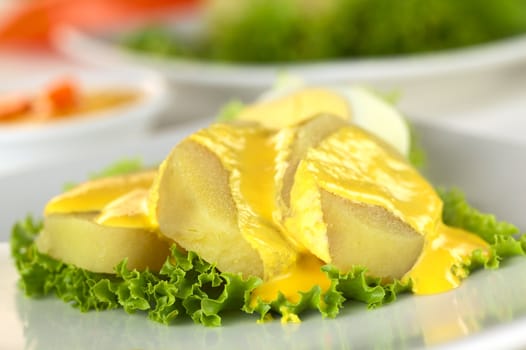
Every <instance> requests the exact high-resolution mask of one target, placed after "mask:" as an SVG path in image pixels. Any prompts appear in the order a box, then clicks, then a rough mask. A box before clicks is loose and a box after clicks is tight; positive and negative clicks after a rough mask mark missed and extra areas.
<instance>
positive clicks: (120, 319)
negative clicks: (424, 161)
mask: <svg viewBox="0 0 526 350" xmlns="http://www.w3.org/2000/svg"><path fill="white" fill-rule="evenodd" d="M206 122H207V121H206ZM206 122H205V121H202V122H201V121H200V122H197V123H192V124H187V125H185V126H184V127H182V128H179V129H177V130H175V131H174V132H171V133H167V134H164V135H159V136H158V137H155V138H152V139H150V140H149V141H148V140H145V141H143V143H141V144H137V143H135V144H123V145H122V146H121V147H116V148H115V149H113V150H111V151H110V152H108V153H107V154H104V155H96V154H81V155H79V158H78V159H70V160H69V161H63V162H60V163H55V164H48V165H47V166H41V167H38V168H35V169H33V170H32V171H23V172H20V173H18V174H13V175H12V176H4V177H0V193H2V194H3V196H2V197H1V199H0V201H1V207H2V208H6V209H7V210H2V211H0V241H5V240H6V239H7V237H8V236H7V231H8V230H9V226H10V225H11V224H12V223H13V222H14V220H16V219H19V218H23V217H25V215H26V213H27V212H31V211H32V212H34V213H38V212H39V210H41V208H42V206H43V203H45V201H46V199H47V198H49V196H50V195H52V194H54V193H56V192H57V191H60V188H61V185H62V183H63V182H64V181H71V180H73V181H77V180H80V179H81V178H85V174H86V173H89V172H92V171H95V170H97V169H100V168H101V167H102V166H104V165H105V164H107V163H108V162H109V161H111V159H118V157H121V156H123V155H128V156H135V155H142V156H143V157H144V159H145V161H147V162H148V163H155V162H158V161H159V160H161V159H162V158H164V157H165V156H166V154H167V153H168V151H169V149H170V148H171V147H172V146H173V145H174V144H175V143H177V142H178V141H179V140H181V139H182V138H183V137H184V136H185V135H187V134H188V133H190V132H192V131H193V130H195V129H197V128H199V127H201V126H203V125H205V124H206ZM417 127H418V128H417V129H418V132H419V134H420V135H421V137H422V140H423V143H424V146H425V148H426V150H427V152H428V156H429V160H428V161H429V167H428V168H427V171H426V172H428V173H429V174H430V178H431V179H432V180H433V182H434V183H435V184H438V185H445V186H458V187H460V188H462V190H464V191H465V192H466V194H467V196H468V198H469V199H470V200H471V201H472V202H474V203H475V204H476V206H478V207H479V208H481V209H483V210H485V211H489V212H492V213H495V214H497V216H498V217H499V218H501V219H505V220H509V221H511V222H514V223H515V224H517V225H518V226H519V227H520V228H521V229H522V230H524V229H525V228H526V218H525V217H524V215H523V209H522V208H524V207H525V206H526V188H525V187H524V186H522V174H524V173H525V171H526V164H525V163H524V162H521V161H520V160H521V159H522V157H523V155H524V154H525V152H526V146H524V145H522V146H521V145H518V144H513V143H507V142H504V141H502V140H496V139H488V138H481V137H475V136H471V135H469V134H466V133H459V132H454V131H452V130H448V129H446V128H443V127H438V126H429V125H425V124H419V125H417ZM481 155H483V156H484V161H480V157H481ZM37 177H38V181H32V179H35V178H37ZM37 182H38V183H37ZM22 198H24V199H25V200H21V199H22ZM0 275H1V276H2V278H1V279H0V329H2V331H3V334H6V335H8V336H4V337H1V338H0V348H2V349H3V348H6V349H22V348H24V349H27V350H32V349H39V350H43V349H54V350H61V349H72V348H82V349H115V350H119V349H137V348H141V349H142V348H144V349H167V348H192V349H205V348H206V349H210V348H224V349H247V348H255V349H266V348H273V349H320V348H324V349H332V348H336V349H344V348H356V349H372V348H377V349H385V348H422V347H437V348H442V347H444V348H448V349H509V348H524V347H525V346H526V338H524V336H523V334H524V332H525V331H526V299H525V298H524V293H523V291H524V290H526V259H525V258H515V259H513V260H510V261H509V262H508V263H506V264H505V265H504V266H503V267H502V268H501V269H499V270H495V271H478V272H476V273H475V274H474V275H473V276H471V277H470V278H469V279H467V280H466V281H465V282H464V283H463V284H462V285H461V287H460V288H458V289H456V290H454V291H451V292H448V293H444V294H439V295H434V296H426V297H415V296H411V295H404V296H402V297H401V298H400V300H398V301H396V302H394V303H392V304H390V305H387V306H384V307H381V308H378V309H376V310H373V311H368V310H366V309H365V307H364V305H362V304H359V303H352V302H351V303H347V304H346V306H345V308H344V309H343V310H342V312H341V314H340V315H339V316H338V317H337V318H335V319H325V320H324V319H322V318H321V316H320V315H318V314H317V313H310V314H308V315H306V316H305V317H304V321H303V322H302V323H301V324H299V325H298V324H289V325H281V324H280V323H279V321H275V322H272V323H267V324H264V325H258V324H256V322H255V321H256V318H255V317H252V316H245V315H244V316H241V317H227V318H226V319H225V320H224V325H223V326H222V327H221V328H213V329H210V328H204V327H201V326H197V325H194V324H193V323H192V322H182V323H180V324H177V325H174V326H169V327H166V326H163V325H159V324H156V323H153V322H151V321H148V320H147V319H146V317H145V315H144V314H140V313H138V314H135V315H127V314H125V313H124V312H123V311H110V312H100V313H98V312H90V313H87V314H82V313H80V312H79V311H77V310H75V309H73V308H71V307H70V306H68V305H66V304H64V303H63V302H61V301H59V300H55V299H53V298H46V299H43V300H32V299H27V298H25V297H23V296H22V295H21V293H20V291H19V290H17V288H16V279H17V275H16V272H15V270H14V267H13V266H12V262H11V261H10V259H9V257H8V247H7V244H6V243H1V244H0Z"/></svg>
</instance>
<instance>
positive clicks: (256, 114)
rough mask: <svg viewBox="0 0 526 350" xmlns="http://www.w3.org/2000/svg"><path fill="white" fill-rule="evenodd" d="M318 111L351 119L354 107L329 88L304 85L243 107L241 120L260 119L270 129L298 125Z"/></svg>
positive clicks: (253, 120)
mask: <svg viewBox="0 0 526 350" xmlns="http://www.w3.org/2000/svg"><path fill="white" fill-rule="evenodd" d="M319 114H331V115H335V116H337V117H340V118H341V119H343V120H350V118H351V117H350V116H351V110H350V106H349V103H348V102H347V99H346V97H345V96H343V95H341V94H338V93H335V92H333V91H331V90H329V89H322V88H304V89H301V90H298V91H294V92H292V93H290V94H287V95H285V96H281V97H278V98H276V99H273V100H270V101H269V100H266V101H263V102H259V103H255V104H253V105H250V106H248V107H246V108H245V109H243V110H242V111H241V112H240V113H239V115H238V116H237V118H238V119H239V120H244V121H251V122H257V123H259V124H261V125H263V126H264V127H266V128H269V129H282V128H286V127H291V126H295V125H298V124H301V123H303V122H305V121H306V120H309V119H311V118H312V117H314V116H316V115H319Z"/></svg>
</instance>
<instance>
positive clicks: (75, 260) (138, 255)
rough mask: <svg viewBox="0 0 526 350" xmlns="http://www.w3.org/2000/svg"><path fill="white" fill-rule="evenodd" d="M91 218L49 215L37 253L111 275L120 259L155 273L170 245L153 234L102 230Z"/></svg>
mask: <svg viewBox="0 0 526 350" xmlns="http://www.w3.org/2000/svg"><path fill="white" fill-rule="evenodd" d="M94 218H95V214H90V213H84V214H52V215H48V216H46V217H45V219H44V228H43V230H42V232H41V233H40V235H39V237H38V238H37V241H36V244H37V248H38V250H39V251H41V252H42V253H46V254H48V255H50V256H52V257H54V258H56V259H58V260H61V261H64V262H66V263H68V264H73V265H75V266H78V267H80V268H83V269H86V270H89V271H93V272H103V273H113V272H114V268H115V266H116V265H117V264H118V263H119V262H121V261H122V260H123V259H124V258H127V259H128V265H127V266H128V268H130V269H138V270H144V269H146V268H149V269H150V270H152V271H159V269H160V268H161V266H162V264H163V263H164V261H165V260H166V257H167V256H168V255H169V253H170V252H169V248H170V245H171V244H172V243H171V242H170V241H169V240H167V239H166V238H160V237H159V236H158V234H157V233H156V232H150V231H147V230H143V229H134V228H123V227H109V226H102V225H99V224H97V223H95V222H94Z"/></svg>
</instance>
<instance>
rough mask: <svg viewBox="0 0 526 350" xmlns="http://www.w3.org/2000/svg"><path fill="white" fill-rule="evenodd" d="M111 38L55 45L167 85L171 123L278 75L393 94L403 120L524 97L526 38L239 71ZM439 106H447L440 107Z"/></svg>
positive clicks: (59, 38) (250, 93) (65, 36)
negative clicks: (157, 77) (154, 75)
mask: <svg viewBox="0 0 526 350" xmlns="http://www.w3.org/2000/svg"><path fill="white" fill-rule="evenodd" d="M111 37H112V34H106V35H95V34H89V33H84V32H81V31H78V30H76V29H74V28H69V27H64V28H62V29H60V30H58V31H57V32H56V36H55V42H56V46H57V47H58V49H59V50H60V51H61V52H63V53H64V54H65V55H66V56H68V57H71V58H73V59H75V60H77V61H79V62H88V63H90V64H97V65H102V66H112V65H123V64H130V65H140V66H146V67H149V68H152V69H155V70H157V71H159V72H161V73H162V74H163V76H164V77H166V78H167V80H168V81H169V82H170V83H171V84H170V85H171V86H172V87H173V89H174V91H175V92H176V93H177V96H175V98H174V99H173V101H174V103H176V104H178V105H177V107H176V108H174V109H173V112H172V113H171V116H170V120H168V122H170V121H179V120H181V119H190V118H202V117H203V116H208V115H213V114H215V113H217V110H218V109H219V108H220V107H221V106H222V105H224V103H225V101H228V100H230V99H239V100H241V101H244V102H250V101H253V100H254V99H256V98H257V96H258V95H259V94H261V93H262V92H264V91H265V90H267V89H269V88H270V87H271V86H272V85H273V84H274V82H275V80H276V77H277V75H278V74H279V73H283V72H286V73H288V74H293V75H296V76H300V77H301V78H302V79H304V80H305V81H306V82H307V83H309V84H317V85H320V84H321V85H325V84H341V83H347V84H349V83H350V84H365V85H369V86H371V87H374V88H376V89H379V90H380V91H386V92H391V91H396V92H397V93H399V94H400V96H401V101H400V107H401V109H402V111H403V112H404V113H406V114H407V115H413V116H418V117H419V118H421V119H424V118H437V119H443V118H446V117H447V116H449V115H455V116H456V115H459V114H461V113H464V112H469V111H470V110H472V109H473V108H474V107H479V106H480V107H481V109H484V107H486V106H488V108H491V107H492V105H493V104H494V103H497V102H499V101H500V100H502V99H505V98H507V97H509V96H515V95H517V92H518V91H522V90H523V86H524V82H525V79H526V78H525V76H524V74H523V72H524V65H525V64H526V35H524V36H519V37H515V38H512V39H508V40H502V41H497V42H493V43H489V44H485V45H479V46H473V47H471V48H464V49H458V50H450V51H443V52H440V53H430V54H421V55H414V56H400V57H388V58H377V59H360V60H341V61H322V62H319V63H305V64H271V65H236V64H231V65H228V64H220V63H206V62H197V61H192V60H183V59H176V58H173V59H166V58H164V59H163V58H159V57H154V56H152V55H148V54H139V53H134V52H131V51H129V50H126V49H124V48H122V47H119V46H118V45H116V44H115V41H112V40H111V39H110V38H111ZM444 101H447V103H445V102H444Z"/></svg>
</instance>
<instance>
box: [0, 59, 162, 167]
mask: <svg viewBox="0 0 526 350" xmlns="http://www.w3.org/2000/svg"><path fill="white" fill-rule="evenodd" d="M64 77H71V78H72V79H75V81H77V82H78V84H79V86H80V88H81V89H82V90H83V91H84V90H86V91H90V90H96V91H97V90H104V89H110V90H111V89H115V90H120V89H121V90H122V89H132V90H134V91H136V92H137V93H138V94H139V95H140V97H139V99H137V101H134V102H132V103H130V104H126V105H124V106H120V107H114V108H108V109H104V110H101V111H95V112H90V113H86V116H82V117H77V116H72V117H71V118H65V119H64V120H58V121H54V122H53V123H46V124H43V125H35V124H9V125H0V172H3V171H9V170H12V169H16V168H17V167H19V166H23V165H27V164H30V163H33V162H39V161H42V160H49V159H52V158H60V157H63V156H66V155H68V154H69V155H71V154H74V153H77V152H79V151H80V150H82V149H96V148H101V147H103V146H104V147H112V144H114V143H115V142H122V141H124V140H126V139H129V138H133V137H137V136H138V135H144V134H147V133H148V132H149V131H150V129H151V127H152V126H153V124H154V123H155V121H156V119H155V118H156V117H157V116H158V114H159V113H160V112H161V111H162V110H163V109H164V108H165V107H166V103H167V95H166V93H167V91H166V86H165V83H164V81H163V79H162V78H161V77H160V76H159V75H158V74H157V73H156V72H154V71H150V70H146V69H130V68H126V69H119V68H114V69H111V70H109V69H93V68H86V67H80V66H79V67H76V68H71V67H68V68H56V69H53V70H46V71H43V72H41V73H40V74H37V75H32V76H30V77H29V76H25V77H21V78H18V79H6V80H2V81H0V94H10V93H23V94H31V95H35V94H38V93H39V92H41V91H42V89H43V88H45V87H46V86H47V85H48V84H50V83H52V82H53V81H56V80H57V79H62V78H64ZM88 114H89V116H87V115H88Z"/></svg>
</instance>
